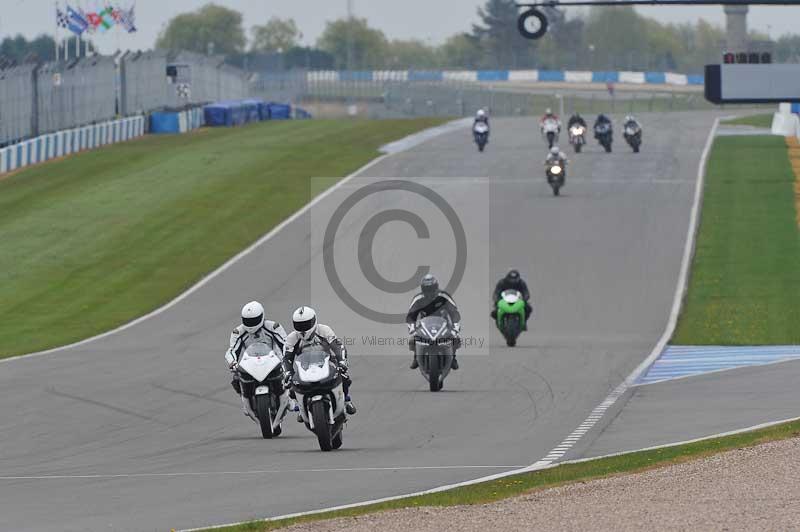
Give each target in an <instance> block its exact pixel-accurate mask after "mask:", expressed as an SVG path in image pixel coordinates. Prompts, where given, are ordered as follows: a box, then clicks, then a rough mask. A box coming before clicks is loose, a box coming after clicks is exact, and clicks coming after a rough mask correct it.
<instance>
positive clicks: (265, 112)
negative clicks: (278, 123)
mask: <svg viewBox="0 0 800 532" xmlns="http://www.w3.org/2000/svg"><path fill="white" fill-rule="evenodd" d="M258 118H259V120H269V104H268V103H267V102H259V103H258Z"/></svg>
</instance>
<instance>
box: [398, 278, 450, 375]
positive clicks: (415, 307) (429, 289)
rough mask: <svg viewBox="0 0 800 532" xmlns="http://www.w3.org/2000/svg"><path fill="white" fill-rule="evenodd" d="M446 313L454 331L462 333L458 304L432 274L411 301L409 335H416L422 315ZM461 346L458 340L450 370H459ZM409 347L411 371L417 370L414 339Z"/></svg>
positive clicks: (408, 316)
mask: <svg viewBox="0 0 800 532" xmlns="http://www.w3.org/2000/svg"><path fill="white" fill-rule="evenodd" d="M442 310H443V311H444V312H445V313H446V314H447V315H448V316H450V319H451V320H452V321H453V329H454V330H455V331H456V334H458V333H459V332H460V331H461V313H460V312H459V311H458V307H457V306H456V302H455V301H453V298H452V296H450V294H448V293H447V292H445V291H444V290H439V280H438V279H436V277H434V276H433V275H431V274H430V273H429V274H427V275H426V276H425V277H423V278H422V282H421V283H420V293H419V294H417V295H416V296H414V299H412V300H411V307H410V308H409V309H408V314H406V325H407V326H408V334H412V335H413V334H414V328H415V327H416V323H417V318H418V317H419V315H420V313H422V312H424V313H425V315H426V316H430V315H432V314H436V313H437V312H439V311H442ZM460 346H461V342H460V341H459V340H456V344H455V345H454V346H453V362H452V364H451V365H450V368H451V369H453V370H457V369H458V361H457V360H456V351H457V350H458V348H459V347H460ZM409 347H410V348H411V351H412V353H413V354H412V356H413V360H412V361H411V366H409V367H410V368H411V369H417V368H418V367H419V363H418V362H417V356H416V353H414V343H413V338H412V340H411V341H410V345H409Z"/></svg>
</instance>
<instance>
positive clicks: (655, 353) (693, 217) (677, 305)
mask: <svg viewBox="0 0 800 532" xmlns="http://www.w3.org/2000/svg"><path fill="white" fill-rule="evenodd" d="M718 127H719V119H716V120H714V125H713V126H712V127H711V132H710V133H709V134H708V138H707V139H706V144H705V146H704V147H703V153H702V155H701V156H700V165H699V167H698V169H697V182H696V184H695V189H694V200H693V203H692V211H691V214H690V216H689V229H688V231H687V234H686V242H685V245H684V248H683V259H682V260H681V270H680V274H679V276H678V284H677V286H676V287H675V295H674V297H673V300H672V310H671V311H670V315H669V320H668V321H667V327H666V329H664V333H663V334H662V335H661V338H660V339H659V340H658V343H656V345H655V347H653V350H652V351H651V352H650V355H649V356H648V357H647V358H646V359H645V360H644V361H642V363H641V364H639V365H638V366H637V367H636V369H634V370H633V371H632V372H631V374H630V375H628V377H627V378H626V379H625V380H624V381H622V383H621V384H620V385H619V386H617V387H616V388H615V389H614V390H613V391H612V392H611V393H610V394H609V395H608V397H606V399H605V400H604V401H603V402H602V403H600V404H599V405H598V406H597V407H595V409H594V410H592V412H591V413H590V414H589V417H588V418H586V420H585V421H584V422H583V423H581V424H580V425H579V426H578V428H577V429H575V430H574V431H572V433H570V434H569V436H567V437H566V438H565V439H564V441H562V442H561V443H560V444H559V445H558V446H556V447H555V449H554V450H553V452H551V453H550V454H549V455H548V456H547V457H545V459H544V460H543V461H540V462H544V463H548V460H549V462H550V463H552V462H553V461H555V460H554V459H553V460H550V457H551V456H553V454H554V452H556V451H557V452H562V450H564V449H567V450H569V449H571V448H572V447H574V446H575V444H577V443H578V442H579V441H580V439H581V436H583V435H585V434H586V433H587V432H588V431H589V430H591V429H592V428H593V427H594V426H595V425H596V424H597V423H598V422H599V421H600V420H601V419H602V418H603V416H604V415H605V413H606V412H607V411H608V409H609V408H611V407H612V406H613V405H614V404H615V403H616V402H617V400H618V399H619V398H620V397H622V396H623V395H624V394H625V392H627V391H628V389H630V388H631V387H632V386H634V385H635V383H636V381H637V380H638V379H639V377H641V376H642V375H643V374H644V372H645V371H647V369H648V368H649V367H650V366H651V365H652V364H653V363H654V362H655V361H656V360H657V359H658V357H659V356H660V355H661V353H662V352H663V351H664V349H665V348H666V346H667V342H669V339H670V338H671V337H672V333H674V332H675V326H676V325H677V323H678V315H679V314H680V311H681V305H682V304H683V297H684V294H685V293H686V286H687V281H688V278H689V267H690V266H691V262H692V256H693V255H694V243H695V238H696V236H697V228H698V225H699V224H698V220H699V216H700V204H701V201H702V198H703V184H704V182H705V176H706V163H707V162H708V155H709V153H710V152H711V146H712V144H713V143H714V137H715V136H716V132H717V128H718ZM562 454H566V453H562Z"/></svg>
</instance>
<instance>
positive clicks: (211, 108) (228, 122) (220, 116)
mask: <svg viewBox="0 0 800 532" xmlns="http://www.w3.org/2000/svg"><path fill="white" fill-rule="evenodd" d="M203 113H204V115H205V118H206V125H208V126H212V127H218V126H228V127H230V126H238V125H239V124H244V122H245V117H246V115H245V110H244V106H243V105H242V102H237V101H225V102H216V103H212V104H209V105H206V106H205V107H204V108H203Z"/></svg>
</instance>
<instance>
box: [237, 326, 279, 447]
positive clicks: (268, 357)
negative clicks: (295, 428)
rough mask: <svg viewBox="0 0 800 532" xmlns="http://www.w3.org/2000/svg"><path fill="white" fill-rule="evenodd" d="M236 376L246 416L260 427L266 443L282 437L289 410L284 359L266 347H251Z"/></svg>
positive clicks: (255, 345)
mask: <svg viewBox="0 0 800 532" xmlns="http://www.w3.org/2000/svg"><path fill="white" fill-rule="evenodd" d="M237 376H238V377H239V385H240V386H241V390H242V394H241V398H242V406H243V407H244V411H245V413H246V414H247V415H248V416H249V417H250V419H252V420H253V421H255V422H256V423H257V424H258V425H259V426H260V427H261V435H262V436H263V437H264V438H265V439H268V440H269V439H272V438H274V437H276V436H279V435H280V434H281V432H282V428H281V423H282V422H283V419H284V418H285V417H286V413H287V410H288V407H289V390H286V389H284V386H283V380H284V369H283V359H282V358H281V356H280V355H279V354H277V353H276V352H275V351H274V350H273V348H272V346H270V345H268V344H266V343H262V342H257V343H254V344H251V345H250V346H249V347H248V348H247V349H246V350H245V352H244V354H243V355H242V358H241V360H240V361H239V365H238V369H237Z"/></svg>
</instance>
